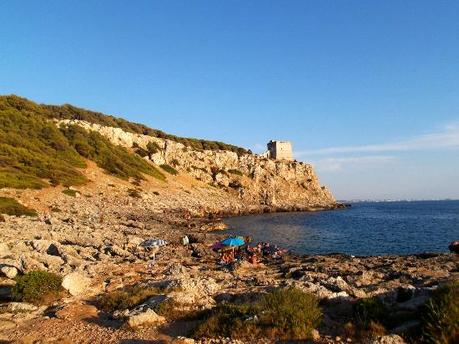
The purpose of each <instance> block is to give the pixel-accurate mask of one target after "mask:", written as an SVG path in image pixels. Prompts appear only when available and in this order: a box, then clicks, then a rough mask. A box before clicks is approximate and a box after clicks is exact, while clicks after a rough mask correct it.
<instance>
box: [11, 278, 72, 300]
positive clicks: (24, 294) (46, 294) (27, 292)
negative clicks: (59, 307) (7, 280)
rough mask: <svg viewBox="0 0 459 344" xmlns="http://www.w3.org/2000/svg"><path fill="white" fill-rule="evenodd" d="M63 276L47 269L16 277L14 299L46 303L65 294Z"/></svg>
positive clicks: (13, 290)
mask: <svg viewBox="0 0 459 344" xmlns="http://www.w3.org/2000/svg"><path fill="white" fill-rule="evenodd" d="M61 284H62V278H61V277H60V276H59V275H56V274H54V273H51V272H47V271H31V272H28V273H26V274H25V275H23V276H20V277H17V278H16V284H15V285H14V287H13V289H12V295H13V299H14V300H16V301H23V302H30V303H34V304H46V303H50V302H53V301H55V300H57V299H59V298H60V297H61V296H62V294H63V291H64V290H63V288H62V286H61Z"/></svg>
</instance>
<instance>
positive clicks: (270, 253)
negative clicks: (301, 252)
mask: <svg viewBox="0 0 459 344" xmlns="http://www.w3.org/2000/svg"><path fill="white" fill-rule="evenodd" d="M244 242H245V244H244V245H242V246H231V247H223V248H221V249H220V250H219V251H220V264H223V265H228V264H233V263H236V262H242V261H243V260H245V261H247V262H249V263H250V264H252V265H258V264H259V263H260V261H261V259H262V258H268V259H279V258H281V256H282V255H283V254H284V253H285V252H286V251H287V250H283V249H281V248H279V247H278V246H277V245H271V244H270V243H267V242H260V243H258V244H256V245H254V246H253V245H250V243H251V242H252V238H251V237H245V238H244Z"/></svg>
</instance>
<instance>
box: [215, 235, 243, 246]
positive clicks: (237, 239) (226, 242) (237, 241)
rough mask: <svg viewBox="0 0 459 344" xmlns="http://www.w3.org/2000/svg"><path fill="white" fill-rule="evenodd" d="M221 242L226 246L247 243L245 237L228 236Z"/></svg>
mask: <svg viewBox="0 0 459 344" xmlns="http://www.w3.org/2000/svg"><path fill="white" fill-rule="evenodd" d="M220 242H221V243H222V245H225V246H242V245H244V244H245V241H244V239H243V238H241V237H232V238H226V239H225V240H222V241H220Z"/></svg>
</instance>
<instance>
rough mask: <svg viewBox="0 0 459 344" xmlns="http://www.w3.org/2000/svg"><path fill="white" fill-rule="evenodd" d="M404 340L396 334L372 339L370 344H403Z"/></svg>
mask: <svg viewBox="0 0 459 344" xmlns="http://www.w3.org/2000/svg"><path fill="white" fill-rule="evenodd" d="M405 343H406V342H405V340H404V339H403V338H402V337H400V336H399V335H396V334H390V335H387V336H381V337H378V338H375V339H373V340H372V341H371V342H370V344H405Z"/></svg>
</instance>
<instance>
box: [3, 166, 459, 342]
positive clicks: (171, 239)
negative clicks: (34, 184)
mask: <svg viewBox="0 0 459 344" xmlns="http://www.w3.org/2000/svg"><path fill="white" fill-rule="evenodd" d="M90 173H92V178H93V180H97V182H93V183H92V184H89V185H86V186H82V187H79V188H78V189H75V190H74V191H75V192H74V195H73V196H69V195H67V194H64V193H62V191H63V189H62V188H59V187H56V188H49V189H44V190H26V191H18V190H8V189H3V190H2V196H4V197H14V198H16V199H18V200H19V201H20V202H21V203H22V204H25V205H27V206H29V207H31V208H33V209H36V210H37V211H38V214H39V216H37V217H27V216H21V217H17V216H7V215H5V216H4V222H0V233H1V234H0V235H1V243H0V271H1V273H0V276H1V277H0V298H1V304H0V340H3V341H5V342H18V343H244V342H247V343H249V342H251V343H253V342H260V343H270V342H272V341H270V340H268V339H257V340H255V339H253V340H250V341H244V340H235V339H228V338H195V339H191V338H189V336H190V333H191V332H192V330H193V328H195V327H196V326H197V324H199V322H200V321H201V320H200V319H199V318H197V317H196V314H197V313H199V312H202V311H203V310H206V309H212V308H213V307H215V306H216V305H221V304H225V303H235V304H241V303H250V302H252V301H254V300H257V299H258V298H259V297H260V295H264V294H265V293H266V292H269V291H270V290H273V288H276V287H281V288H288V287H294V288H297V289H299V290H302V291H305V292H308V293H312V294H313V295H315V296H316V297H317V298H318V300H319V303H320V307H321V309H322V312H323V318H322V322H321V325H320V326H318V328H317V329H316V330H315V331H314V333H313V334H314V341H315V342H317V343H348V342H359V341H358V339H356V334H355V329H354V328H353V325H352V319H353V316H354V315H353V312H354V309H355V305H356V304H357V303H358V302H359V300H365V299H368V298H372V297H376V298H378V300H381V302H382V304H383V305H384V306H385V307H387V309H388V310H389V311H388V312H390V316H391V319H398V320H396V321H394V323H393V324H390V326H389V325H388V326H386V327H387V328H386V329H385V330H384V331H382V332H381V333H379V334H378V335H377V336H376V335H375V336H374V338H373V337H372V339H371V342H374V343H402V342H404V341H403V339H401V337H399V335H400V336H403V337H405V338H408V337H407V333H408V334H409V333H410V331H412V330H413V329H416V326H417V325H418V324H419V322H418V320H417V319H416V316H415V315H416V312H418V310H419V309H420V308H421V307H422V306H423V305H424V303H425V301H426V300H427V299H428V297H429V295H430V294H431V292H432V291H433V290H435V289H436V288H437V287H438V286H439V285H443V284H445V283H447V282H449V281H453V280H457V279H458V277H459V262H458V257H457V255H453V254H446V253H445V254H418V255H409V256H383V257H352V256H347V255H341V254H331V255H322V256H299V255H294V254H289V253H287V254H285V255H283V256H282V257H281V258H280V259H269V258H263V259H262V260H261V262H260V263H259V264H256V265H253V264H250V263H248V262H246V261H244V262H242V263H241V264H237V265H234V266H230V267H229V266H222V265H221V264H219V263H218V262H219V256H218V254H217V253H215V252H214V251H212V250H211V249H210V246H211V245H212V244H213V243H214V242H215V241H218V240H220V239H221V238H223V237H225V234H224V231H223V232H222V231H221V229H223V228H224V225H222V223H221V221H220V219H219V216H221V215H226V214H230V213H231V214H238V213H242V212H244V208H243V207H242V206H241V207H240V208H237V207H234V203H231V201H229V200H228V199H227V198H225V197H224V196H222V194H221V193H219V192H218V190H215V189H214V188H211V187H202V186H200V185H199V184H198V185H190V186H189V187H187V188H185V187H184V186H183V185H184V184H183V181H182V182H181V183H176V184H174V182H173V181H170V182H169V184H168V187H167V189H165V188H164V186H163V185H161V184H159V183H156V182H154V181H145V182H142V185H141V191H138V194H135V195H134V194H133V193H132V191H129V190H132V189H133V185H132V181H131V182H129V181H120V180H119V179H117V178H113V177H110V176H108V175H106V174H104V173H103V172H101V171H100V170H97V169H93V170H92V171H91V172H90ZM155 183H156V184H155ZM324 208H325V207H322V208H320V209H324ZM263 209H270V210H279V209H274V208H258V209H256V208H253V209H245V211H247V212H250V211H267V210H263ZM288 210H293V209H288ZM309 210H312V209H309ZM185 235H186V236H187V237H188V238H189V243H188V244H186V245H184V244H183V243H182V238H183V237H184V236H185ZM149 239H161V240H164V241H166V242H167V244H166V245H164V246H161V247H159V248H155V249H153V250H152V249H151V248H149V247H148V245H145V244H143V243H145V241H146V240H149ZM37 270H40V271H49V272H53V273H55V274H57V275H59V276H61V277H62V278H63V282H62V286H63V288H64V290H65V292H64V294H63V295H62V296H61V297H60V298H59V299H57V300H54V301H52V302H50V303H48V304H45V305H35V304H31V303H27V302H16V301H14V300H13V299H12V295H11V290H12V287H13V286H14V285H15V284H16V283H17V277H19V276H22V275H24V274H26V273H28V272H31V271H37ZM145 291H148V292H151V293H152V294H151V295H150V294H148V297H146V296H145V295H144V296H145V297H144V299H141V301H140V303H138V302H137V304H136V305H135V306H132V307H130V308H129V307H127V308H125V309H116V310H114V308H113V305H112V306H110V302H108V301H107V298H108V300H111V299H110V297H113V293H115V294H114V295H118V296H119V295H125V294H120V293H127V294H126V295H129V293H131V294H135V293H145ZM116 293H118V294H116ZM142 295H143V294H142ZM104 300H105V301H104ZM104 302H105V303H104ZM107 304H108V305H109V306H107ZM104 305H105V306H104ZM388 314H389V313H388Z"/></svg>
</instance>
